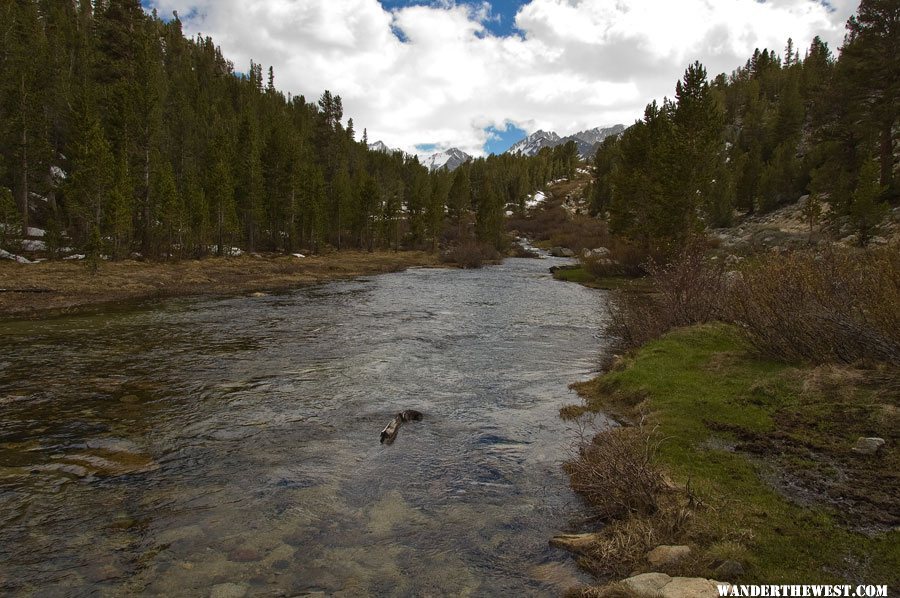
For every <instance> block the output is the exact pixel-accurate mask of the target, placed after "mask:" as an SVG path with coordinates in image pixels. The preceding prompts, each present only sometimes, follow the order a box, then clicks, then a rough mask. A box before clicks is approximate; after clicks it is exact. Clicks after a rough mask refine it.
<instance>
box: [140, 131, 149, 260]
mask: <svg viewBox="0 0 900 598" xmlns="http://www.w3.org/2000/svg"><path fill="white" fill-rule="evenodd" d="M142 207H143V219H144V226H143V230H142V231H141V252H142V253H143V254H144V257H147V256H148V255H150V145H149V144H147V147H146V148H145V149H144V205H143V206H142Z"/></svg>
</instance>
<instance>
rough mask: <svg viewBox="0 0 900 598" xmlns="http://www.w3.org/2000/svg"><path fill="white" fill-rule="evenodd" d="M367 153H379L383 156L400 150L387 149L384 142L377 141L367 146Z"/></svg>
mask: <svg viewBox="0 0 900 598" xmlns="http://www.w3.org/2000/svg"><path fill="white" fill-rule="evenodd" d="M369 151H370V152H381V153H383V154H393V153H394V152H399V151H400V150H398V149H394V148H392V147H388V146H387V144H386V143H385V142H384V141H381V140H378V141H376V142H375V143H370V144H369Z"/></svg>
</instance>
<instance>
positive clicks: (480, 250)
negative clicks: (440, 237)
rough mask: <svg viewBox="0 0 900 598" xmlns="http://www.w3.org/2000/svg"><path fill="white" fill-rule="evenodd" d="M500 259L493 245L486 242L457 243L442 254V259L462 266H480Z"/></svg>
mask: <svg viewBox="0 0 900 598" xmlns="http://www.w3.org/2000/svg"><path fill="white" fill-rule="evenodd" d="M499 259H500V254H499V253H498V252H497V250H496V249H494V247H493V246H491V245H488V244H485V243H475V242H468V243H463V244H462V245H456V246H453V247H451V248H450V249H448V250H446V251H445V252H443V253H442V254H441V261H442V262H444V263H448V264H456V265H458V266H459V267H460V268H480V267H481V266H482V265H483V264H484V263H485V262H491V261H495V260H499Z"/></svg>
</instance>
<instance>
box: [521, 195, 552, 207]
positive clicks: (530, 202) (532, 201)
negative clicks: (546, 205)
mask: <svg viewBox="0 0 900 598" xmlns="http://www.w3.org/2000/svg"><path fill="white" fill-rule="evenodd" d="M546 199H547V196H546V195H544V192H543V191H538V192H537V193H535V194H534V195H531V196H529V197H528V199H526V200H525V207H527V208H534V207H537V206H538V205H539V204H541V203H543V202H544V201H546Z"/></svg>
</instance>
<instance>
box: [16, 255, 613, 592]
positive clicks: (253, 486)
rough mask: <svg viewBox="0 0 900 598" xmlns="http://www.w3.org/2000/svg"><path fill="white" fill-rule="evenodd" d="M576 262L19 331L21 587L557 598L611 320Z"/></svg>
mask: <svg viewBox="0 0 900 598" xmlns="http://www.w3.org/2000/svg"><path fill="white" fill-rule="evenodd" d="M553 263H556V262H555V261H554V260H509V261H507V262H506V263H505V264H504V265H503V266H501V267H495V268H488V269H484V270H480V271H450V270H413V271H408V272H405V273H398V274H390V275H385V276H379V277H373V278H366V279H360V280H355V281H344V282H337V283H330V284H325V285H321V286H318V287H312V288H305V289H299V290H297V291H293V292H289V293H281V294H275V295H271V296H266V297H259V298H257V297H230V298H216V299H207V300H178V301H171V302H165V303H159V304H156V305H150V306H145V307H141V308H137V309H132V310H130V311H129V310H122V311H117V312H115V313H108V314H105V315H104V314H92V315H90V316H79V317H73V318H59V319H55V320H53V321H48V322H32V323H5V324H0V334H4V335H5V336H6V338H10V339H13V340H14V342H12V343H10V346H12V350H11V351H10V352H5V353H9V354H5V355H4V357H3V359H2V360H0V408H2V409H3V411H4V417H3V418H2V419H0V562H2V563H3V565H2V567H0V590H2V591H4V592H8V593H29V592H33V591H36V590H38V589H40V593H41V594H42V595H54V594H60V595H85V594H140V593H147V594H158V595H209V593H210V591H213V593H215V594H216V595H222V596H225V595H238V594H241V593H246V594H248V595H252V594H254V593H256V592H262V591H269V590H273V589H277V590H280V591H283V592H286V593H289V594H290V593H302V592H326V593H334V592H340V591H343V592H345V593H346V594H347V595H364V594H370V595H385V594H406V595H425V594H434V595H447V594H453V595H485V594H499V593H504V594H510V593H514V594H525V595H540V594H547V595H555V594H557V593H558V592H559V590H560V589H561V588H562V587H564V586H565V585H566V584H567V583H570V582H571V581H572V580H573V579H577V573H575V572H574V570H570V569H568V568H567V567H568V566H569V565H565V564H560V562H562V563H567V562H568V558H567V557H566V556H565V555H563V554H561V553H559V552H557V551H555V549H552V548H549V547H548V545H547V538H548V537H550V536H551V535H553V534H554V533H556V532H558V531H560V530H562V529H565V528H566V526H567V525H568V523H567V522H568V521H569V520H570V519H572V518H573V517H575V516H577V515H578V514H579V513H580V511H581V506H580V503H579V501H578V500H577V499H576V498H575V497H574V496H573V495H572V494H571V493H570V492H569V491H568V489H567V487H566V485H565V479H564V476H563V475H562V472H561V470H560V468H559V462H560V461H561V460H562V459H563V458H564V456H565V454H566V450H567V447H568V444H569V437H568V436H567V431H566V427H565V424H564V423H563V422H561V421H560V420H559V419H558V418H557V416H556V414H557V412H558V409H559V407H561V406H562V405H564V404H567V403H571V402H573V401H575V400H576V398H575V396H574V395H573V393H572V392H571V391H570V390H569V389H568V387H567V385H568V383H570V382H572V381H574V380H577V379H582V378H584V377H585V375H586V374H588V373H589V372H590V371H591V369H592V368H593V367H594V364H595V363H596V362H597V354H598V352H599V350H601V349H602V345H603V340H602V337H598V336H597V332H598V331H599V330H601V328H602V324H603V322H604V319H605V315H604V312H603V309H604V307H603V306H604V299H603V295H602V294H601V293H597V292H594V291H590V290H587V289H584V288H582V287H579V286H577V285H565V284H561V283H557V282H555V281H553V280H552V279H551V278H550V276H549V275H548V274H547V272H546V268H547V267H548V266H550V265H552V264H553ZM406 408H414V409H417V410H420V411H422V412H424V413H425V414H426V416H425V419H424V420H423V421H421V422H411V423H408V424H405V425H404V426H403V427H402V428H401V430H400V434H399V437H398V439H397V441H396V442H395V443H394V444H393V445H391V446H384V445H381V444H379V442H378V432H379V431H380V430H381V428H382V427H383V426H384V425H385V424H386V423H387V420H388V419H389V418H390V417H392V415H393V414H395V413H396V412H397V411H399V410H402V409H406Z"/></svg>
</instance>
